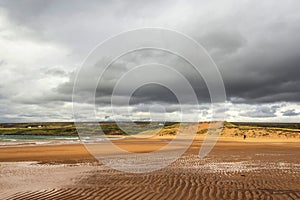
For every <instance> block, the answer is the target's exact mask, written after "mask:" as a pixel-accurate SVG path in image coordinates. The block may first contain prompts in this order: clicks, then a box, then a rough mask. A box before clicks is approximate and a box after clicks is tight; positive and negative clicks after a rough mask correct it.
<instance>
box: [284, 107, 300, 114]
mask: <svg viewBox="0 0 300 200" xmlns="http://www.w3.org/2000/svg"><path fill="white" fill-rule="evenodd" d="M282 115H283V116H298V115H300V112H296V110H295V109H291V110H286V111H284V112H282Z"/></svg>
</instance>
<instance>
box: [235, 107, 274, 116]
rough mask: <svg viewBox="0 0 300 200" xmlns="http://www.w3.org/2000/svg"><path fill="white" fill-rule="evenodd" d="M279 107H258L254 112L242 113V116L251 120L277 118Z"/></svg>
mask: <svg viewBox="0 0 300 200" xmlns="http://www.w3.org/2000/svg"><path fill="white" fill-rule="evenodd" d="M278 108H279V107H278V106H258V107H256V108H255V109H254V110H249V111H247V112H244V113H241V116H244V117H250V118H269V117H276V116H277V115H276V111H277V109H278Z"/></svg>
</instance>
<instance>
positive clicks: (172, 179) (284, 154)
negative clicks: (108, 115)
mask: <svg viewBox="0 0 300 200" xmlns="http://www.w3.org/2000/svg"><path fill="white" fill-rule="evenodd" d="M140 140H141V139H137V140H134V139H128V140H119V141H114V143H115V144H116V145H118V146H119V147H120V148H123V149H126V150H129V151H130V150H133V151H134V152H140V153H143V152H149V151H153V150H156V149H157V148H160V147H161V146H163V145H165V144H167V143H168V141H169V140H168V138H167V137H166V138H161V139H145V140H146V141H147V142H145V143H143V144H142V145H138V144H139V143H138V142H137V141H139V142H140ZM202 141H203V140H202V138H201V137H198V138H197V139H195V140H194V142H193V144H192V145H191V146H190V148H189V149H188V150H187V151H186V153H184V154H183V155H182V156H181V158H179V159H178V160H177V161H176V162H174V163H172V164H171V165H169V166H168V167H166V168H164V169H161V170H158V171H155V172H151V173H142V174H134V173H124V172H120V171H117V170H114V169H110V168H109V167H107V166H105V165H103V164H101V162H98V161H97V160H96V159H95V158H93V156H91V155H90V154H89V152H88V151H87V150H86V149H85V147H84V146H83V145H81V144H70V145H66V144H65V145H40V146H20V147H17V146H16V147H2V148H0V172H1V173H0V176H1V178H0V188H1V191H0V193H1V199H299V198H300V189H299V188H300V161H299V158H300V151H299V150H300V142H299V141H297V140H293V142H290V141H289V140H283V139H281V140H279V139H276V140H270V141H267V140H266V141H263V142H260V141H259V140H255V139H252V140H249V141H243V140H241V139H230V138H221V139H220V140H219V141H218V143H217V144H216V146H215V147H214V149H213V150H212V151H211V153H210V154H209V155H208V156H207V157H205V158H204V159H199V158H198V156H197V155H198V152H199V148H200V146H201V144H202Z"/></svg>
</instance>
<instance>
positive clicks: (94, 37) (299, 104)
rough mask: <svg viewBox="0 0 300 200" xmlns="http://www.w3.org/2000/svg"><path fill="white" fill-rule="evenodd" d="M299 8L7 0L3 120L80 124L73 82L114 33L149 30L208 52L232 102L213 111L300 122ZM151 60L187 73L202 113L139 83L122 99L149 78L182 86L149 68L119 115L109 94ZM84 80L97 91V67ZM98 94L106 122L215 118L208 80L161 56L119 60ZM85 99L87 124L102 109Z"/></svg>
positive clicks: (0, 23) (0, 11)
mask: <svg viewBox="0 0 300 200" xmlns="http://www.w3.org/2000/svg"><path fill="white" fill-rule="evenodd" d="M299 6H300V2H299V1H297V0H287V1H274V0H272V1H271V0H265V1H256V0H251V1H244V0H240V1H238V0H235V1H231V0H228V1H226V2H225V1H216V0H212V1H201V0H200V1H176V0H175V1H168V0H166V1H158V0H154V1H143V0H142V1H129V0H123V1H113V0H112V1H111V0H110V1H108V0H107V1H105V0H102V1H93V0H91V1H77V0H74V1H67V0H64V1H58V0H53V1H45V0H27V1H22V0H20V1H9V0H7V1H4V0H0V47H1V48H0V69H1V70H0V122H33V121H73V120H74V118H73V117H74V114H73V109H72V108H73V106H74V104H73V102H72V93H73V85H74V81H75V77H76V74H77V72H78V70H79V69H80V67H81V66H82V64H83V62H84V60H85V59H86V58H87V56H88V55H89V54H90V52H91V51H92V50H93V49H94V48H95V47H96V46H97V45H99V44H100V43H101V42H103V41H105V40H107V39H108V38H110V37H112V36H114V35H117V34H119V33H121V32H124V31H129V30H132V29H139V28H144V27H160V28H165V29H170V30H175V31H178V32H181V33H183V34H186V35H188V36H189V37H191V38H193V39H194V40H195V41H196V42H198V43H199V44H200V45H202V46H203V48H204V49H205V50H206V51H207V52H208V54H209V56H210V57H211V58H212V59H213V61H214V63H215V64H216V66H217V67H218V69H219V71H220V74H221V76H222V78H223V82H224V86H225V89H226V101H225V102H223V103H222V105H216V107H215V109H216V110H217V111H218V112H222V113H224V114H225V115H226V120H227V121H263V122H299V120H300V89H299V87H298V86H299V85H300V79H299V77H300V45H299V44H300V34H299V32H300V13H299V11H298V8H299ZM137 39H138V38H137ZM115 48H118V46H117V45H116V46H115ZM101 59H105V58H99V60H101ZM153 62H157V63H162V64H165V65H168V66H171V67H172V68H174V69H176V70H177V71H178V72H179V73H180V74H182V75H183V76H184V77H186V79H187V80H188V81H189V83H190V84H191V85H192V87H193V88H194V90H195V92H196V95H197V99H198V102H199V105H198V107H195V105H194V104H193V103H191V101H190V98H189V97H190V95H189V94H186V93H185V91H186V90H184V89H181V90H180V91H181V92H179V93H180V95H182V96H185V97H186V98H185V100H184V101H183V102H181V105H179V104H178V99H176V94H175V95H174V93H172V91H170V89H169V88H166V87H163V86H161V85H156V84H152V85H144V86H141V87H139V88H138V89H137V90H136V91H135V92H134V93H133V94H132V95H131V96H130V104H129V105H126V104H125V103H124V102H123V101H122V98H125V97H126V95H129V94H128V91H127V89H128V87H129V85H134V84H136V83H137V80H140V79H144V78H146V77H149V76H150V77H155V78H157V79H159V78H160V79H164V80H166V81H167V83H170V84H172V85H174V87H176V88H179V89H180V87H181V84H180V82H179V81H178V79H177V78H176V77H173V76H171V75H169V76H168V73H160V72H159V70H157V71H155V70H154V71H151V72H150V71H149V72H147V71H144V73H143V72H141V73H140V74H139V75H138V76H136V75H134V74H132V75H131V76H129V78H128V82H127V83H128V85H126V84H125V85H124V84H123V90H122V91H121V92H120V95H117V102H116V104H115V108H116V113H114V116H113V114H112V113H111V110H110V109H111V95H112V92H113V89H114V86H115V85H116V83H117V81H118V80H119V79H120V78H121V76H122V74H124V73H125V72H127V71H128V70H130V69H133V68H134V67H135V66H137V65H141V64H145V63H153ZM161 69H163V68H161ZM146 72H147V73H146ZM81 78H82V79H83V80H84V81H82V83H83V85H82V86H81V87H82V89H83V90H85V91H91V90H92V89H93V87H94V85H95V84H97V83H95V80H97V78H99V77H96V75H94V77H93V73H92V72H91V71H90V72H89V73H87V74H86V76H85V74H83V75H81ZM126 91H127V93H126ZM78 95H79V94H78ZM80 95H81V94H80ZM95 98H96V105H95V106H94V107H95V110H96V114H97V119H98V120H100V121H102V120H113V119H117V120H128V119H133V120H149V119H153V118H155V119H160V118H164V119H167V120H169V121H170V120H178V119H179V116H180V109H184V110H185V111H186V114H187V116H188V118H189V119H190V120H193V119H195V116H197V117H198V118H197V119H198V120H200V121H205V120H210V119H212V116H211V115H212V111H211V107H210V102H209V93H208V90H207V87H206V85H205V82H204V81H203V78H202V77H201V76H196V75H195V73H194V71H193V68H192V67H191V66H190V64H189V63H187V62H185V61H184V60H182V59H181V58H179V57H178V56H175V55H172V54H170V53H167V52H163V51H159V50H156V51H155V50H142V51H138V52H133V53H130V54H127V55H124V56H122V57H120V58H119V59H118V60H116V61H115V62H114V63H112V64H111V66H110V68H109V69H108V70H107V71H106V72H105V74H104V76H103V77H102V79H101V81H100V82H99V83H98V86H97V89H96V93H95ZM85 100H86V101H85V102H84V103H82V102H81V103H80V105H78V104H79V102H74V103H75V104H76V105H77V106H78V107H80V111H79V113H78V114H80V119H85V120H89V119H90V118H89V116H90V115H91V113H94V112H95V111H93V110H90V108H91V105H92V104H93V102H92V99H91V98H90V97H88V98H86V99H85ZM149 109H150V111H151V113H152V114H151V116H150V115H149ZM76 114H77V113H76ZM162 116H163V117H162Z"/></svg>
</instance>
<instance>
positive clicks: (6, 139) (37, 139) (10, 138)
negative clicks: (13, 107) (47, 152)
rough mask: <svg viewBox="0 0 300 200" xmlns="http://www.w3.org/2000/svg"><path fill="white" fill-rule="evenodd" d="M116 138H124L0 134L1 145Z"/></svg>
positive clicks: (98, 140)
mask: <svg viewBox="0 0 300 200" xmlns="http://www.w3.org/2000/svg"><path fill="white" fill-rule="evenodd" d="M115 139H122V138H110V137H105V136H98V137H88V136H87V137H81V138H79V137H78V136H52V135H51V136H50V135H0V146H16V145H18V146H19V145H46V144H78V143H97V142H100V141H103V140H115Z"/></svg>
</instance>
